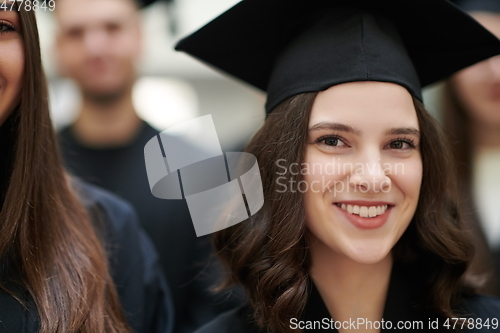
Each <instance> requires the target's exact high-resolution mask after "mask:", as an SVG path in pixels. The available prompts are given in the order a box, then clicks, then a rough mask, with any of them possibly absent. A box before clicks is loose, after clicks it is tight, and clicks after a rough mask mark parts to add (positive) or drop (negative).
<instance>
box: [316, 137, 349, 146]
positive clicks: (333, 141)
mask: <svg viewBox="0 0 500 333" xmlns="http://www.w3.org/2000/svg"><path fill="white" fill-rule="evenodd" d="M316 142H318V143H322V144H323V145H326V146H329V147H341V146H346V144H345V142H344V141H343V140H342V139H341V138H339V137H336V136H323V137H320V138H319V139H318V140H316Z"/></svg>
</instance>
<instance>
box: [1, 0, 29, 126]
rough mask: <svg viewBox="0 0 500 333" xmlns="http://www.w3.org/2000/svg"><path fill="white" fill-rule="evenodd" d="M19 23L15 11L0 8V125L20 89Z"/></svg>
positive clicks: (21, 50)
mask: <svg viewBox="0 0 500 333" xmlns="http://www.w3.org/2000/svg"><path fill="white" fill-rule="evenodd" d="M7 3H8V1H7ZM7 6H8V7H9V5H7ZM20 24H21V22H20V19H19V14H18V13H17V12H16V11H9V10H7V11H5V10H3V9H0V126H1V125H2V124H3V123H4V121H5V120H6V119H7V118H8V116H9V115H10V113H11V112H12V110H13V108H14V107H15V106H16V104H17V102H18V99H19V91H20V89H21V79H22V76H23V69H24V51H23V44H22V37H21V33H20V29H21V25H20Z"/></svg>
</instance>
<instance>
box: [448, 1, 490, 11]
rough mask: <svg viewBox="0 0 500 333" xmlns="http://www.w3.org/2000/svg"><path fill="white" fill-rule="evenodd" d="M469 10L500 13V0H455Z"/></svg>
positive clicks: (461, 6)
mask: <svg viewBox="0 0 500 333" xmlns="http://www.w3.org/2000/svg"><path fill="white" fill-rule="evenodd" d="M453 2H454V3H456V4H457V5H458V6H460V8H462V9H463V10H465V11H467V12H474V11H481V12H492V13H497V14H500V0H453Z"/></svg>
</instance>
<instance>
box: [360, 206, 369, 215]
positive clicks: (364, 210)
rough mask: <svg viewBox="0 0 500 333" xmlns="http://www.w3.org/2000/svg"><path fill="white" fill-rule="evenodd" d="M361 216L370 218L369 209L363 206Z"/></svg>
mask: <svg viewBox="0 0 500 333" xmlns="http://www.w3.org/2000/svg"><path fill="white" fill-rule="evenodd" d="M359 216H361V217H368V207H366V206H361V207H360V208H359Z"/></svg>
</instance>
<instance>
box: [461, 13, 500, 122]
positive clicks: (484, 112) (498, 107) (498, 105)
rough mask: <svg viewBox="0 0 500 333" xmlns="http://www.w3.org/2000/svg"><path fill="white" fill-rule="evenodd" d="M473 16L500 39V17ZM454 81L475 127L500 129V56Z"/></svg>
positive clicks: (472, 68)
mask: <svg viewBox="0 0 500 333" xmlns="http://www.w3.org/2000/svg"><path fill="white" fill-rule="evenodd" d="M473 16H474V18H475V19H477V20H478V21H479V23H481V24H482V25H483V26H484V27H485V28H486V29H488V30H489V31H490V32H491V33H493V34H494V35H495V36H497V37H499V38H500V15H495V14H487V13H479V12H478V13H475V14H473ZM452 81H453V84H454V86H455V88H456V91H457V96H458V98H459V99H460V100H461V101H462V102H463V103H464V104H465V107H466V109H467V113H468V114H469V116H470V117H471V120H472V121H473V122H474V123H476V124H478V125H480V126H484V127H491V126H494V127H495V128H498V127H500V55H499V56H496V57H492V58H490V59H488V60H485V61H482V62H480V63H478V64H476V65H473V66H470V67H468V68H466V69H464V70H462V71H460V72H458V73H457V74H456V75H455V76H454V77H453V80H452Z"/></svg>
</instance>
